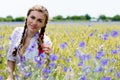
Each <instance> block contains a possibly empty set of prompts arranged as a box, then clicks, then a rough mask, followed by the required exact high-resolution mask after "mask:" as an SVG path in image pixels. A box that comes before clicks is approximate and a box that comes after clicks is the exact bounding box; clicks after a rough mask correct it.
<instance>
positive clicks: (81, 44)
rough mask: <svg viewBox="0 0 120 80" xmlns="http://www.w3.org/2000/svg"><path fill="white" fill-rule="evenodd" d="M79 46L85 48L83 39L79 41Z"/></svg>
mask: <svg viewBox="0 0 120 80" xmlns="http://www.w3.org/2000/svg"><path fill="white" fill-rule="evenodd" d="M78 46H79V47H80V48H85V46H86V43H85V42H84V41H82V42H80V43H79V45H78Z"/></svg>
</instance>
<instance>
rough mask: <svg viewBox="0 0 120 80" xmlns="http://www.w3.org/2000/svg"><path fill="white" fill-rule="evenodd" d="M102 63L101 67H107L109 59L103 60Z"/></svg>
mask: <svg viewBox="0 0 120 80" xmlns="http://www.w3.org/2000/svg"><path fill="white" fill-rule="evenodd" d="M100 63H101V65H103V66H105V65H107V64H108V59H102V60H101V62H100Z"/></svg>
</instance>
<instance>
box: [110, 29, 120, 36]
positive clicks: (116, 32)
mask: <svg viewBox="0 0 120 80" xmlns="http://www.w3.org/2000/svg"><path fill="white" fill-rule="evenodd" d="M118 34H119V33H118V31H116V30H114V31H112V33H111V36H112V37H117V36H118Z"/></svg>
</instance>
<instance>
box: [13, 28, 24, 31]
mask: <svg viewBox="0 0 120 80" xmlns="http://www.w3.org/2000/svg"><path fill="white" fill-rule="evenodd" d="M23 29H24V27H16V28H15V29H14V32H22V31H23Z"/></svg>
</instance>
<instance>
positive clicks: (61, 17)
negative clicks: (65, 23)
mask: <svg viewBox="0 0 120 80" xmlns="http://www.w3.org/2000/svg"><path fill="white" fill-rule="evenodd" d="M63 19H64V18H63V16H61V15H58V16H55V17H53V20H63Z"/></svg>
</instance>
